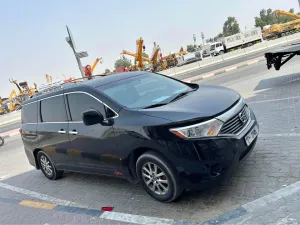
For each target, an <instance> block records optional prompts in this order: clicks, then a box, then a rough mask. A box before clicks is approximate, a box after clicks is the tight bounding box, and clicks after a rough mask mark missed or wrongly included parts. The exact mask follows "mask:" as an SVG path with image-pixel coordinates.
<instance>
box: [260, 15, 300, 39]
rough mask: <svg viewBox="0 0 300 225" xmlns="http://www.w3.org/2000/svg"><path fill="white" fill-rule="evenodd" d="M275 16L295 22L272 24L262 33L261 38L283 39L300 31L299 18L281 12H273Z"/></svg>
mask: <svg viewBox="0 0 300 225" xmlns="http://www.w3.org/2000/svg"><path fill="white" fill-rule="evenodd" d="M274 14H275V15H283V16H287V17H290V18H293V19H295V20H293V21H290V22H287V23H282V24H273V25H271V26H270V27H268V28H266V29H264V31H263V37H264V38H265V39H267V40H270V39H274V38H278V37H284V36H286V35H289V34H291V33H295V32H298V31H299V30H300V16H299V15H296V14H293V13H289V12H285V11H282V10H275V11H274Z"/></svg>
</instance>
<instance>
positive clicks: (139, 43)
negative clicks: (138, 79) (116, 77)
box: [121, 38, 150, 70]
mask: <svg viewBox="0 0 300 225" xmlns="http://www.w3.org/2000/svg"><path fill="white" fill-rule="evenodd" d="M143 51H145V45H144V40H143V39H142V38H139V39H138V40H136V53H132V52H129V51H126V50H123V51H122V52H121V54H126V55H130V56H133V57H135V61H136V63H137V65H135V66H133V67H132V69H133V70H137V69H139V70H143V69H144V68H145V65H144V61H147V62H150V59H149V58H147V57H143Z"/></svg>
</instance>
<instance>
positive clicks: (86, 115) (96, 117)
mask: <svg viewBox="0 0 300 225" xmlns="http://www.w3.org/2000/svg"><path fill="white" fill-rule="evenodd" d="M82 120H83V123H84V124H85V125H86V126H91V125H95V124H98V123H100V124H101V123H102V122H103V121H104V117H103V115H102V114H101V113H100V112H98V111H97V110H95V109H89V110H87V111H84V112H83V113H82Z"/></svg>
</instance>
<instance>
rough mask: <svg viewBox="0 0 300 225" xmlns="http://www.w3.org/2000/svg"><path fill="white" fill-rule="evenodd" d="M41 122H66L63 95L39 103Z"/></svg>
mask: <svg viewBox="0 0 300 225" xmlns="http://www.w3.org/2000/svg"><path fill="white" fill-rule="evenodd" d="M41 120H42V122H66V121H68V119H67V113H66V107H65V101H64V96H63V95H61V96H56V97H52V98H48V99H45V100H42V101H41Z"/></svg>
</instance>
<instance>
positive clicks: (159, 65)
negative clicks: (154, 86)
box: [150, 42, 168, 72]
mask: <svg viewBox="0 0 300 225" xmlns="http://www.w3.org/2000/svg"><path fill="white" fill-rule="evenodd" d="M159 53H160V47H159V45H157V44H156V42H154V47H153V51H152V55H151V57H150V62H151V64H152V68H151V69H150V71H152V72H159V71H162V70H165V69H166V68H167V66H168V64H167V62H166V61H163V60H162V59H161V58H160V54H159Z"/></svg>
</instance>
